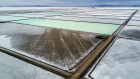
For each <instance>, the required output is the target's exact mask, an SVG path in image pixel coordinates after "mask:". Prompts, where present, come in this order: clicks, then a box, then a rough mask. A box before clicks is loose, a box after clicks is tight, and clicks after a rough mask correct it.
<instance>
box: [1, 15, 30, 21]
mask: <svg viewBox="0 0 140 79" xmlns="http://www.w3.org/2000/svg"><path fill="white" fill-rule="evenodd" d="M21 19H28V18H25V17H14V16H2V15H0V21H12V20H21Z"/></svg>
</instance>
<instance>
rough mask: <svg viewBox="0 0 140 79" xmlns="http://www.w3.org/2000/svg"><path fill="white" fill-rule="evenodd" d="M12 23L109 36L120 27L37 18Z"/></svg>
mask: <svg viewBox="0 0 140 79" xmlns="http://www.w3.org/2000/svg"><path fill="white" fill-rule="evenodd" d="M12 22H15V23H23V24H30V25H37V26H45V27H54V28H62V29H69V30H76V31H84V32H93V33H100V34H109V35H111V34H112V33H114V32H115V31H116V30H117V29H118V28H119V26H120V25H114V24H100V23H88V22H75V21H63V20H52V19H39V18H36V19H28V20H19V21H12Z"/></svg>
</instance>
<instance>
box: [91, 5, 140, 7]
mask: <svg viewBox="0 0 140 79" xmlns="http://www.w3.org/2000/svg"><path fill="white" fill-rule="evenodd" d="M92 7H140V5H93V6H92Z"/></svg>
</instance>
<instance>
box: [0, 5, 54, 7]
mask: <svg viewBox="0 0 140 79" xmlns="http://www.w3.org/2000/svg"><path fill="white" fill-rule="evenodd" d="M0 7H51V6H48V5H12V6H0Z"/></svg>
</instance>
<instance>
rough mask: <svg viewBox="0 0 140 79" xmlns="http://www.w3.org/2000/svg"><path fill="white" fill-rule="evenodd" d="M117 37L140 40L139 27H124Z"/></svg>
mask: <svg viewBox="0 0 140 79" xmlns="http://www.w3.org/2000/svg"><path fill="white" fill-rule="evenodd" d="M119 36H121V37H127V38H132V39H138V40H140V27H138V26H125V27H124V28H123V30H122V31H121V33H120V34H119Z"/></svg>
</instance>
